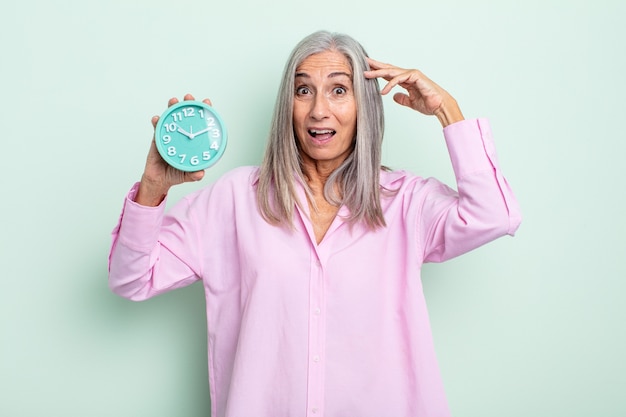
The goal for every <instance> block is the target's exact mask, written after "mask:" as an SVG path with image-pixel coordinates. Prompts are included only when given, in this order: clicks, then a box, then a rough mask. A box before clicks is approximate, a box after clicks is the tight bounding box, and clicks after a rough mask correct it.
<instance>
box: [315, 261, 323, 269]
mask: <svg viewBox="0 0 626 417" xmlns="http://www.w3.org/2000/svg"><path fill="white" fill-rule="evenodd" d="M315 265H317V266H318V267H319V268H321V267H322V263H321V262H320V261H319V259H318V260H317V261H315Z"/></svg>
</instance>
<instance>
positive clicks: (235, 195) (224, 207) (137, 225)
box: [109, 119, 521, 417]
mask: <svg viewBox="0 0 626 417" xmlns="http://www.w3.org/2000/svg"><path fill="white" fill-rule="evenodd" d="M444 136H445V139H446V143H447V146H448V149H449V153H450V157H451V160H452V166H453V168H454V172H455V174H456V179H457V186H458V192H457V191H454V190H452V189H451V188H449V187H447V186H446V185H444V184H442V183H441V182H439V181H437V180H435V179H432V178H431V179H425V178H421V177H417V176H414V175H411V174H409V173H407V172H403V171H395V172H381V179H380V182H381V185H382V186H383V187H385V188H387V189H392V190H397V193H396V194H394V195H391V196H383V197H382V198H381V202H382V207H383V211H384V215H385V220H386V222H387V226H386V227H384V228H381V229H378V230H376V231H372V230H369V229H367V228H366V227H365V226H363V225H360V224H357V225H354V226H352V227H350V225H349V224H347V223H345V222H344V220H343V218H344V217H345V216H346V215H347V214H348V210H347V208H345V207H342V208H341V209H340V210H339V214H338V216H337V217H336V218H335V220H334V222H333V223H332V225H331V227H330V229H329V230H328V232H327V233H326V235H325V237H324V239H323V241H322V242H321V243H320V244H319V245H318V244H316V240H315V235H314V233H313V227H312V225H311V222H310V220H309V213H308V208H307V207H308V205H307V204H306V199H305V197H304V190H303V189H302V188H301V187H299V196H300V199H301V201H303V202H304V204H302V206H303V207H304V209H302V210H301V209H298V210H297V212H296V215H295V219H294V224H295V229H294V230H288V229H286V228H281V227H276V226H272V225H269V224H268V223H266V222H265V221H264V220H263V219H262V218H261V216H260V214H259V212H258V209H257V204H256V199H255V186H256V181H257V176H258V168H254V167H243V168H238V169H235V170H233V171H231V172H230V173H228V174H226V175H224V176H223V177H222V178H220V179H219V180H217V181H216V182H215V183H214V184H212V185H209V186H207V187H206V188H204V189H202V190H200V191H197V192H195V193H193V194H191V195H189V196H187V197H185V198H183V199H182V200H181V201H180V202H179V203H178V204H176V205H175V206H174V207H173V208H172V209H171V210H169V212H168V213H165V209H164V205H165V203H163V204H161V206H159V207H153V208H150V207H143V206H140V205H138V204H136V203H134V202H133V197H134V194H135V192H136V186H135V187H134V188H133V190H132V191H131V193H130V194H129V196H128V198H127V199H126V201H125V204H124V209H123V213H122V216H121V218H120V222H119V224H118V226H117V227H116V228H115V230H114V232H113V244H112V248H111V254H110V260H109V261H110V265H109V269H110V275H109V281H110V286H111V288H112V289H113V291H114V292H115V293H117V294H119V295H121V296H122V297H126V298H128V299H131V300H136V301H140V300H145V299H147V298H150V297H153V296H155V295H157V294H160V293H164V292H166V291H169V290H172V289H175V288H180V287H183V286H186V285H189V284H191V283H193V282H195V281H197V280H202V282H203V285H204V290H205V295H206V309H207V328H208V365H209V387H210V395H211V415H212V416H213V417H250V416H255V417H286V416H294V417H300V416H310V417H318V416H327V417H344V416H345V417H355V416H358V417H381V416H393V417H416V416H420V417H445V416H449V410H448V406H447V402H446V399H445V394H444V389H443V384H442V381H441V377H440V372H439V369H438V365H437V360H436V357H435V352H434V348H433V341H432V335H431V330H430V325H429V319H428V312H427V309H426V304H425V301H424V296H423V292H422V283H421V280H420V269H421V266H422V264H423V263H424V262H429V261H430V262H440V261H444V260H446V259H450V258H452V257H454V256H457V255H460V254H462V253H464V252H467V251H469V250H472V249H474V248H476V247H478V246H480V245H482V244H484V243H487V242H489V241H491V240H493V239H496V238H498V237H500V236H503V235H506V234H509V235H513V233H514V232H515V230H516V229H517V227H518V226H519V223H520V220H521V217H520V213H519V208H518V204H517V201H516V200H515V197H514V196H513V194H512V192H511V189H510V188H509V186H508V184H507V182H506V180H505V179H504V177H503V176H502V173H501V172H500V168H499V166H498V163H497V160H496V154H495V150H494V145H493V140H492V135H491V130H490V127H489V124H488V122H487V121H486V120H484V119H478V120H465V121H462V122H458V123H455V124H452V125H450V126H448V127H446V128H445V129H444ZM139 359H140V358H138V360H139Z"/></svg>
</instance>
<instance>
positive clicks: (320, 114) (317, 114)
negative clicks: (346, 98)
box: [311, 94, 330, 120]
mask: <svg viewBox="0 0 626 417" xmlns="http://www.w3.org/2000/svg"><path fill="white" fill-rule="evenodd" d="M329 116H330V103H329V102H328V97H326V96H325V95H324V94H316V95H315V99H314V100H313V102H312V107H311V117H312V118H313V119H315V120H322V119H326V118H328V117H329Z"/></svg>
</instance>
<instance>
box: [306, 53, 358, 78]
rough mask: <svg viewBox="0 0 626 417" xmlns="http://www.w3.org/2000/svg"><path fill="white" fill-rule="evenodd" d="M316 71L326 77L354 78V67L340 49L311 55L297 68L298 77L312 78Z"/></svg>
mask: <svg viewBox="0 0 626 417" xmlns="http://www.w3.org/2000/svg"><path fill="white" fill-rule="evenodd" d="M313 73H316V74H318V75H323V76H324V77H325V78H326V77H327V78H334V77H340V76H345V77H348V78H349V79H352V67H351V66H350V63H349V62H348V59H347V58H346V57H345V56H344V55H343V54H342V53H341V52H338V51H325V52H320V53H317V54H313V55H309V56H308V57H307V58H305V59H304V61H302V62H301V63H300V65H298V67H297V68H296V74H295V75H296V77H305V78H310V75H311V74H313Z"/></svg>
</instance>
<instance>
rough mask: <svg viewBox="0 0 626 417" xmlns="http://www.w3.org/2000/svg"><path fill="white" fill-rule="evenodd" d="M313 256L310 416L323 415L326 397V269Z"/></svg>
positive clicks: (310, 310)
mask: <svg viewBox="0 0 626 417" xmlns="http://www.w3.org/2000/svg"><path fill="white" fill-rule="evenodd" d="M315 255H316V254H315V253H314V254H313V259H312V262H311V275H310V277H311V281H310V293H309V345H308V349H309V365H308V367H309V370H308V371H309V372H308V393H307V402H308V407H307V410H308V413H307V414H308V415H315V416H316V417H317V416H320V415H322V414H323V412H322V406H323V400H324V399H323V395H324V360H323V358H324V346H325V341H324V335H325V329H324V327H325V321H324V319H325V317H324V291H325V289H324V268H323V264H322V262H320V259H319V258H317V256H315Z"/></svg>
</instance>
